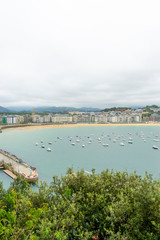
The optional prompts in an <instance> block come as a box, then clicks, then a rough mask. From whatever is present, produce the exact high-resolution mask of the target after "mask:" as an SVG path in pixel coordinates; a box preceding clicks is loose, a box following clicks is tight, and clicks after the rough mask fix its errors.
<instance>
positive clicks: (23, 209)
mask: <svg viewBox="0 0 160 240" xmlns="http://www.w3.org/2000/svg"><path fill="white" fill-rule="evenodd" d="M92 172H93V174H92V175H91V176H89V175H86V174H85V173H84V171H83V170H81V171H79V172H76V173H75V172H73V170H72V169H69V170H68V172H67V174H66V176H64V177H62V178H58V177H56V176H55V177H53V181H52V183H51V184H50V185H49V186H47V184H46V183H45V182H43V183H41V184H40V186H37V191H33V190H32V189H31V187H30V186H29V185H28V184H27V183H26V182H25V181H24V180H21V179H17V180H15V181H14V182H13V183H12V184H11V187H10V188H9V189H8V190H7V191H6V190H4V189H3V187H2V184H0V239H18V240H20V239H32V240H37V239H46V240H48V239H56V240H64V239H77V240H82V239H84V240H87V239H97V240H98V239H103V240H104V239H107V240H108V239H109V240H116V239H117V240H119V239H121V240H122V239H125V240H142V239H145V240H156V239H157V240H158V239H160V182H159V181H158V180H153V179H152V177H151V176H150V175H146V176H145V177H144V178H142V177H141V176H139V175H137V174H136V173H134V174H128V173H127V172H116V173H114V172H109V170H105V171H103V172H102V173H101V174H95V173H94V170H92Z"/></svg>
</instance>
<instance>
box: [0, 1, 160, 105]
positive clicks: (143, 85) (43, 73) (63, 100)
mask: <svg viewBox="0 0 160 240" xmlns="http://www.w3.org/2000/svg"><path fill="white" fill-rule="evenodd" d="M0 6H1V7H0V21H1V26H0V52H1V54H0V106H3V107H9V106H57V107H58V106H67V107H70V106H72V107H97V108H101V109H103V108H106V107H112V106H137V105H138V106H146V105H152V104H156V105H160V95H159V91H160V66H159V62H160V46H159V42H160V33H159V31H158V29H159V28H160V15H159V8H160V2H159V1H158V0H155V1H154V2H151V1H149V0H142V1H138V0H135V1H134V2H131V1H127V0H122V1H118V0H115V1H112V2H111V1H104V0H100V1H98V0H94V1H93V0H86V1H84V0H82V1H74V0H70V1H64V0H61V1H51V0H48V1H45V2H44V1H41V0H39V1H38V0H35V1H34V2H33V1H31V0H29V1H27V2H23V1H20V0H17V1H14V2H13V1H11V0H8V1H5V2H3V3H1V5H0Z"/></svg>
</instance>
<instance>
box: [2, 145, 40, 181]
mask: <svg viewBox="0 0 160 240" xmlns="http://www.w3.org/2000/svg"><path fill="white" fill-rule="evenodd" d="M0 166H2V167H4V168H5V169H8V170H9V171H10V172H11V173H13V174H15V175H17V176H18V175H19V176H21V177H22V178H25V179H26V180H27V182H29V183H35V182H37V181H38V173H37V172H36V168H35V167H32V166H29V165H28V164H27V163H25V162H24V161H23V160H22V159H20V158H18V157H16V156H15V155H13V154H11V153H9V152H7V151H5V150H2V149H0ZM10 176H11V177H12V174H10Z"/></svg>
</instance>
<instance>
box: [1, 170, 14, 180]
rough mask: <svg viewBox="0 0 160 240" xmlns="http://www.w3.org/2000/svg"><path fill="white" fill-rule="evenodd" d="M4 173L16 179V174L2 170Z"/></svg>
mask: <svg viewBox="0 0 160 240" xmlns="http://www.w3.org/2000/svg"><path fill="white" fill-rule="evenodd" d="M3 172H4V173H6V174H7V175H8V176H10V177H11V178H13V179H16V178H17V176H16V175H15V174H13V173H12V172H11V171H9V170H3Z"/></svg>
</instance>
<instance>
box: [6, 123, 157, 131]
mask: <svg viewBox="0 0 160 240" xmlns="http://www.w3.org/2000/svg"><path fill="white" fill-rule="evenodd" d="M111 126H114V127H117V126H160V123H106V124H93V123H92V124H53V125H51V124H48V125H47V124H46V125H31V126H17V127H16V126H5V127H4V129H9V128H11V129H16V130H34V129H46V128H73V127H111ZM2 130H3V128H2Z"/></svg>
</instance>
